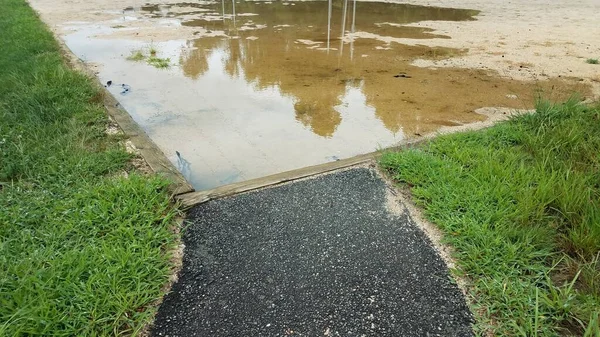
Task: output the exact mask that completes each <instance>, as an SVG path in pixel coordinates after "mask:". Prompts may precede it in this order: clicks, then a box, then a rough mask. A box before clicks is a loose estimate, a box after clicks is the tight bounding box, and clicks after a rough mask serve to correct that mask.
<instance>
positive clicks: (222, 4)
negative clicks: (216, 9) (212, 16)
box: [221, 0, 225, 22]
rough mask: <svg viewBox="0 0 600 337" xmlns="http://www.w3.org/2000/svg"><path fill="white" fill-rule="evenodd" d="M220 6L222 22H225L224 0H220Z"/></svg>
mask: <svg viewBox="0 0 600 337" xmlns="http://www.w3.org/2000/svg"><path fill="white" fill-rule="evenodd" d="M221 8H223V22H225V0H221Z"/></svg>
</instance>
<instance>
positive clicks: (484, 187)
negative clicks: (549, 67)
mask: <svg viewBox="0 0 600 337" xmlns="http://www.w3.org/2000/svg"><path fill="white" fill-rule="evenodd" d="M380 165H381V166H382V167H383V168H384V169H385V170H387V171H388V172H390V173H391V175H392V176H393V178H394V179H395V180H396V181H397V182H399V183H402V184H403V185H405V186H409V187H410V189H411V192H412V195H413V198H414V199H415V200H416V202H417V203H418V204H419V205H420V206H422V207H423V208H424V210H425V214H426V216H427V217H428V218H429V219H430V220H432V221H433V222H435V223H436V224H437V225H438V226H439V227H440V228H441V229H442V230H443V232H444V233H445V241H446V243H448V244H450V245H451V246H453V247H455V249H456V258H457V260H458V265H459V269H458V270H457V272H458V273H460V274H462V275H463V276H464V277H466V279H467V280H469V281H470V295H471V296H470V298H471V302H472V310H473V311H474V312H475V313H476V316H477V319H478V322H477V324H476V327H475V329H476V333H477V334H485V332H486V331H493V333H494V335H497V336H558V335H577V336H600V329H599V328H598V322H599V315H600V261H599V255H600V108H599V107H598V106H595V107H591V106H584V105H581V104H579V103H578V102H577V101H576V100H569V101H568V102H566V103H564V104H549V103H540V104H539V105H538V106H537V112H536V113H534V114H531V115H524V116H520V117H516V118H513V119H512V120H510V121H508V122H505V123H501V124H499V125H496V126H494V127H492V128H489V129H486V130H482V131H476V132H467V133H462V134H455V135H448V136H442V137H439V138H437V139H435V140H433V141H431V142H429V143H428V144H426V145H424V146H422V147H420V148H418V149H412V150H407V151H403V152H398V153H387V154H385V155H384V156H383V157H382V159H381V162H380Z"/></svg>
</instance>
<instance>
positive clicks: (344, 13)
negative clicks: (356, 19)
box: [340, 0, 348, 57]
mask: <svg viewBox="0 0 600 337" xmlns="http://www.w3.org/2000/svg"><path fill="white" fill-rule="evenodd" d="M347 9H348V0H344V10H343V12H342V36H341V37H340V57H341V56H342V53H343V52H344V35H345V34H346V12H347Z"/></svg>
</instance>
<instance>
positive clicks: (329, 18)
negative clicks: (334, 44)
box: [327, 0, 331, 54]
mask: <svg viewBox="0 0 600 337" xmlns="http://www.w3.org/2000/svg"><path fill="white" fill-rule="evenodd" d="M330 36H331V0H329V12H328V14H327V53H328V54H329V39H330Z"/></svg>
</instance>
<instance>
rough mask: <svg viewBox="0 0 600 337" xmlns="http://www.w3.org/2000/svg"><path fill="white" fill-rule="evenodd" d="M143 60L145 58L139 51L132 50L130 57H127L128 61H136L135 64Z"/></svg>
mask: <svg viewBox="0 0 600 337" xmlns="http://www.w3.org/2000/svg"><path fill="white" fill-rule="evenodd" d="M145 58H146V56H145V55H144V53H142V51H141V50H134V51H132V52H131V55H129V56H128V57H127V59H128V60H129V61H136V62H139V61H142V60H144V59H145Z"/></svg>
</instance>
